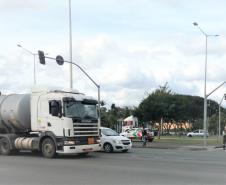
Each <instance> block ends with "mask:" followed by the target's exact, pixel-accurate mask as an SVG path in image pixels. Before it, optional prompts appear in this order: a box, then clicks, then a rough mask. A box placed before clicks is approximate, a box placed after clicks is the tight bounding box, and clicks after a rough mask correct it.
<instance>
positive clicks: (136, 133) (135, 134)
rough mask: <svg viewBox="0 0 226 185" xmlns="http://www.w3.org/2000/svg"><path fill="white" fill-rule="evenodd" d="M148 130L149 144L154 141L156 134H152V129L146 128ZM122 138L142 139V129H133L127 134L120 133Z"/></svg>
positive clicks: (127, 131)
mask: <svg viewBox="0 0 226 185" xmlns="http://www.w3.org/2000/svg"><path fill="white" fill-rule="evenodd" d="M145 129H146V130H147V137H146V139H147V140H148V141H149V142H152V141H153V140H154V132H152V131H151V130H150V129H148V128H145ZM120 135H121V136H125V137H127V138H130V139H131V140H133V139H142V128H132V129H128V130H126V131H125V132H122V133H120Z"/></svg>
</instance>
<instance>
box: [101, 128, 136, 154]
mask: <svg viewBox="0 0 226 185" xmlns="http://www.w3.org/2000/svg"><path fill="white" fill-rule="evenodd" d="M100 130H101V138H100V142H101V148H102V150H104V151H105V152H107V153H110V152H113V151H121V152H127V151H128V150H131V148H132V142H131V140H130V139H129V138H127V137H124V136H120V135H119V134H118V133H117V132H115V131H114V130H112V129H110V128H106V127H101V128H100Z"/></svg>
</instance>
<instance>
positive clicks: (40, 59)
mask: <svg viewBox="0 0 226 185" xmlns="http://www.w3.org/2000/svg"><path fill="white" fill-rule="evenodd" d="M38 56H39V61H40V63H41V64H43V65H45V64H46V60H45V54H44V52H43V51H40V50H39V51H38Z"/></svg>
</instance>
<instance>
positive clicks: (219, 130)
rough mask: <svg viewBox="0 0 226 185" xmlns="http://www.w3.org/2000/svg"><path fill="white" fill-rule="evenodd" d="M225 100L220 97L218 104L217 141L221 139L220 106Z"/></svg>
mask: <svg viewBox="0 0 226 185" xmlns="http://www.w3.org/2000/svg"><path fill="white" fill-rule="evenodd" d="M224 98H225V95H224V96H223V97H222V99H221V101H220V103H219V122H218V141H220V137H221V104H222V102H223V100H224Z"/></svg>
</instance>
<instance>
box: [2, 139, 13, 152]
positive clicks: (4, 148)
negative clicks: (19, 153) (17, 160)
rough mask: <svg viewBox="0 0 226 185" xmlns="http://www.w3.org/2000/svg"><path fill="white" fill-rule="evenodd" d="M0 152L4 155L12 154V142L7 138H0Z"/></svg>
mask: <svg viewBox="0 0 226 185" xmlns="http://www.w3.org/2000/svg"><path fill="white" fill-rule="evenodd" d="M0 154H2V155H10V154H11V149H10V143H9V141H8V139H6V138H2V139H0Z"/></svg>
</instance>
